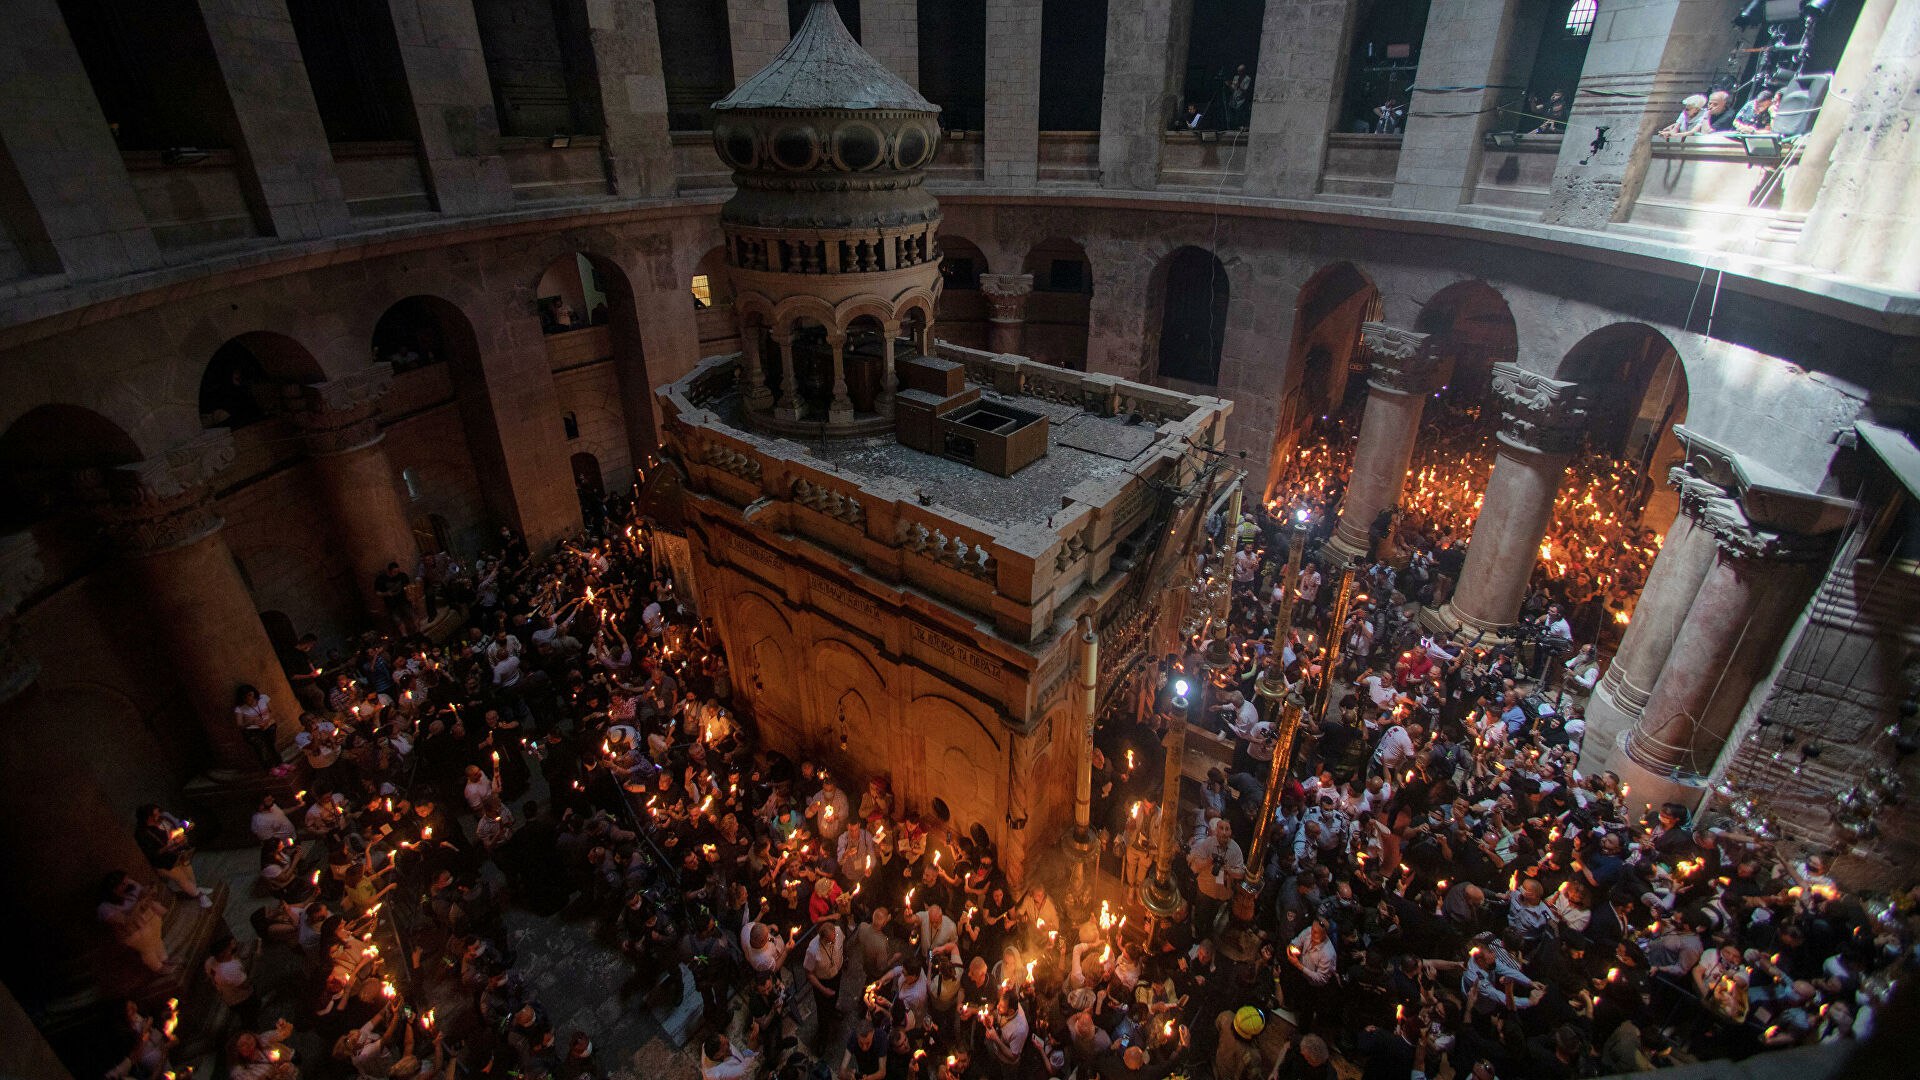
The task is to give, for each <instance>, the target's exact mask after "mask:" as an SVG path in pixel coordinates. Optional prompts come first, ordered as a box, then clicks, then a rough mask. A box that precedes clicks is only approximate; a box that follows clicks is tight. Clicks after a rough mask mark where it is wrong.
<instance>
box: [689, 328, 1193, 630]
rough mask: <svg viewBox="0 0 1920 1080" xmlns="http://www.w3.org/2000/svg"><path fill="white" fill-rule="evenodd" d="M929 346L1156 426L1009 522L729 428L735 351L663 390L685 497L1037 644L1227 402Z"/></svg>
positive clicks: (1008, 386) (1023, 386) (1151, 505)
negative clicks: (1140, 442) (1123, 464)
mask: <svg viewBox="0 0 1920 1080" xmlns="http://www.w3.org/2000/svg"><path fill="white" fill-rule="evenodd" d="M937 352H938V354H939V355H940V356H941V357H942V358H944V359H948V360H953V361H956V362H959V363H962V364H965V365H966V369H967V378H968V380H969V382H972V383H976V384H979V385H981V386H984V387H990V388H992V389H994V390H995V391H996V392H998V393H1002V394H1006V395H1010V396H1011V395H1022V394H1025V395H1028V396H1032V397H1037V398H1041V399H1042V400H1044V401H1048V402H1053V403H1056V404H1063V405H1071V406H1073V407H1075V408H1078V409H1081V410H1083V411H1086V412H1088V413H1091V414H1093V415H1096V416H1101V417H1108V418H1126V417H1131V416H1138V417H1140V422H1141V423H1147V424H1152V425H1154V430H1155V434H1156V438H1155V440H1154V442H1153V444H1152V446H1151V447H1150V449H1149V450H1148V451H1146V452H1144V453H1143V455H1142V459H1141V460H1140V461H1138V462H1136V463H1135V465H1134V466H1133V467H1132V468H1131V469H1129V470H1127V471H1122V472H1110V473H1107V474H1105V475H1101V476H1094V477H1089V478H1088V479H1085V480H1083V481H1080V482H1079V483H1077V484H1074V485H1073V486H1072V487H1070V488H1068V489H1067V490H1066V492H1065V493H1064V494H1063V496H1062V498H1061V505H1060V507H1059V508H1058V509H1057V510H1054V511H1052V512H1051V513H1049V514H1048V515H1047V517H1046V519H1045V520H1044V522H1039V523H1034V524H1013V525H1005V524H995V523H991V522H987V521H984V520H981V519H980V518H978V517H976V516H973V515H970V514H967V513H965V512H962V511H960V510H957V509H955V508H953V507H950V506H943V505H941V504H939V503H937V502H931V501H923V500H922V495H921V492H920V491H919V490H918V489H916V488H915V486H914V485H913V484H911V483H909V482H908V481H907V480H905V479H902V478H896V477H869V476H863V475H856V474H854V473H853V472H851V471H849V470H847V469H845V468H842V467H839V466H837V465H834V464H832V463H829V462H827V461H825V460H822V459H821V458H819V457H817V456H815V455H814V454H811V453H809V452H808V451H807V450H806V449H805V448H804V447H802V446H799V445H797V444H795V443H792V442H789V441H787V440H784V439H779V438H777V437H773V436H766V435H760V434H756V433H754V432H751V431H748V430H746V429H744V428H743V427H736V426H734V425H733V424H732V423H729V422H728V420H727V419H726V417H727V416H728V415H730V410H731V409H732V408H733V407H734V405H735V402H734V400H733V399H734V396H735V395H736V393H737V391H738V386H739V379H740V369H741V358H740V356H739V354H730V355H726V356H716V357H711V358H709V359H707V360H705V361H703V362H702V363H701V364H700V365H699V366H698V367H696V368H695V369H694V370H693V372H691V373H690V374H689V375H688V376H687V377H685V378H684V379H682V380H680V381H679V382H678V383H675V384H674V385H672V386H669V387H666V388H664V389H663V390H661V391H660V401H661V406H662V412H663V414H664V415H665V417H666V423H667V426H668V429H669V430H670V431H671V433H672V435H673V437H674V440H675V441H676V442H677V443H678V445H679V446H681V447H682V448H684V459H683V465H684V466H685V467H686V469H687V472H688V475H689V480H690V486H691V487H692V489H693V490H694V491H695V492H697V493H700V494H703V495H707V496H710V497H713V498H716V499H718V500H720V501H722V502H725V503H727V504H729V505H731V506H734V507H736V508H738V509H739V511H740V512H741V515H742V517H743V518H751V519H752V520H754V521H755V522H757V523H760V524H762V525H766V526H769V527H772V528H775V529H777V530H779V531H782V532H786V533H790V534H792V535H795V536H800V537H804V538H805V539H807V540H808V541H810V542H812V543H813V544H815V545H818V546H819V547H821V548H823V549H825V550H828V551H831V552H833V553H834V554H835V555H837V556H840V557H843V558H847V559H850V560H852V561H854V562H855V563H857V564H858V565H860V566H861V567H863V568H864V569H865V570H866V572H868V573H870V574H872V575H873V576H874V577H876V578H878V579H880V580H883V581H888V582H894V583H898V584H902V585H910V586H912V587H914V588H917V589H920V590H922V591H924V592H926V593H929V594H931V595H934V596H937V597H939V598H941V599H942V600H945V601H947V602H948V603H951V604H954V605H956V606H959V607H961V608H963V609H965V610H968V611H972V612H976V613H978V614H980V615H982V616H986V617H989V618H991V619H992V620H993V623H994V625H995V627H996V628H997V629H998V630H999V631H1000V633H1001V634H1003V635H1005V636H1006V637H1008V638H1010V639H1012V640H1015V641H1020V642H1030V641H1034V640H1037V639H1039V638H1041V637H1044V636H1045V635H1046V634H1047V633H1048V632H1049V630H1050V628H1051V626H1052V623H1053V621H1054V618H1055V612H1056V611H1057V610H1058V609H1059V607H1060V606H1061V605H1062V604H1064V603H1065V602H1067V600H1068V598H1070V597H1072V596H1074V595H1075V594H1076V593H1077V592H1079V591H1080V590H1082V589H1083V588H1086V587H1088V586H1092V585H1095V584H1097V583H1099V582H1100V581H1102V580H1103V579H1105V578H1107V576H1108V575H1109V573H1110V572H1111V571H1113V570H1114V569H1116V568H1118V567H1116V560H1117V559H1118V558H1119V553H1120V550H1121V544H1122V543H1123V542H1124V541H1126V540H1127V539H1129V538H1130V537H1133V536H1135V535H1136V534H1138V533H1139V532H1140V530H1141V528H1142V527H1143V526H1145V525H1146V524H1147V523H1148V522H1149V520H1150V519H1151V518H1152V516H1153V514H1154V512H1155V511H1156V510H1157V509H1159V503H1160V500H1159V498H1158V497H1157V495H1156V492H1157V490H1158V488H1157V487H1156V485H1158V484H1161V483H1164V482H1168V481H1171V480H1172V479H1173V478H1174V474H1175V472H1176V471H1177V470H1179V469H1180V468H1181V463H1182V461H1183V460H1185V459H1186V457H1187V455H1188V453H1189V449H1188V440H1192V441H1193V442H1194V443H1198V444H1206V443H1209V442H1211V441H1212V440H1213V439H1214V438H1215V437H1216V436H1217V432H1218V430H1219V427H1220V421H1221V419H1222V418H1223V416H1224V414H1225V412H1226V411H1227V409H1228V408H1229V406H1228V405H1227V404H1226V403H1225V402H1223V401H1220V400H1218V399H1215V398H1197V399H1196V398H1188V397H1184V396H1182V395H1179V394H1175V393H1172V392H1170V391H1165V390H1159V389H1156V388H1154V387H1150V386H1144V385H1141V384H1138V383H1131V382H1128V381H1126V380H1124V379H1118V378H1115V377H1113V376H1109V375H1097V374H1095V375H1089V374H1083V373H1079V372H1073V371H1066V370H1063V369H1060V368H1055V367H1051V366H1048V365H1045V364H1040V363H1037V362H1035V361H1032V360H1028V359H1026V358H1024V357H1016V356H1004V355H997V354H993V353H988V352H983V351H981V350H978V349H967V348H962V347H960V346H955V345H951V344H949V343H947V342H940V343H939V345H938V349H937Z"/></svg>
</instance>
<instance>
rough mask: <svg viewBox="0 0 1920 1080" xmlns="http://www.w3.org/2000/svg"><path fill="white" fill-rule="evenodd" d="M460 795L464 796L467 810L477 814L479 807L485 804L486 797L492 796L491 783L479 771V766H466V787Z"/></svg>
mask: <svg viewBox="0 0 1920 1080" xmlns="http://www.w3.org/2000/svg"><path fill="white" fill-rule="evenodd" d="M462 794H463V795H465V796H466V799H467V807H468V809H471V810H473V811H474V812H476V813H478V812H479V810H480V807H481V806H482V805H484V804H485V803H486V801H487V796H489V795H491V794H493V781H492V780H490V779H488V778H487V774H486V773H485V772H482V771H481V769H480V766H478V765H469V766H467V786H466V788H465V789H464V790H463V791H462Z"/></svg>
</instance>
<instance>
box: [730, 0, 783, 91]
mask: <svg viewBox="0 0 1920 1080" xmlns="http://www.w3.org/2000/svg"><path fill="white" fill-rule="evenodd" d="M726 3H727V37H728V38H729V39H730V44H731V46H732V48H733V81H734V85H736V86H738V85H739V84H740V83H743V82H745V81H747V80H748V79H751V78H753V76H754V74H755V73H756V72H758V71H759V70H760V69H761V68H763V67H766V66H767V65H768V64H770V63H772V62H773V58H774V57H776V56H778V55H780V50H781V49H784V48H786V47H787V42H788V41H789V40H791V39H792V37H793V31H792V30H791V29H790V28H789V27H788V25H787V0H726Z"/></svg>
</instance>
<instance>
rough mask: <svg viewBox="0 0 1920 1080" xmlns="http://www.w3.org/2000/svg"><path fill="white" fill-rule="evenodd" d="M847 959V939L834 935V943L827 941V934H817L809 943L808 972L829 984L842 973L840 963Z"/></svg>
mask: <svg viewBox="0 0 1920 1080" xmlns="http://www.w3.org/2000/svg"><path fill="white" fill-rule="evenodd" d="M846 959H847V946H846V939H845V938H843V937H841V936H840V935H837V934H836V935H834V939H833V943H832V944H831V945H829V944H828V943H827V935H825V934H817V935H815V936H814V939H813V940H812V941H810V942H808V943H807V957H806V961H805V963H806V966H807V974H809V975H811V976H813V977H814V978H816V979H819V980H820V981H821V982H823V983H825V984H827V985H828V986H832V985H833V980H834V979H836V978H838V977H839V975H840V965H841V964H844V963H845V962H846Z"/></svg>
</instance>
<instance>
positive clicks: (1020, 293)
mask: <svg viewBox="0 0 1920 1080" xmlns="http://www.w3.org/2000/svg"><path fill="white" fill-rule="evenodd" d="M980 292H981V293H982V294H983V295H985V296H986V298H987V311H988V317H989V318H990V319H992V320H993V321H994V322H1025V321H1026V318H1027V297H1029V296H1032V295H1033V275H1032V274H981V275H980Z"/></svg>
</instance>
